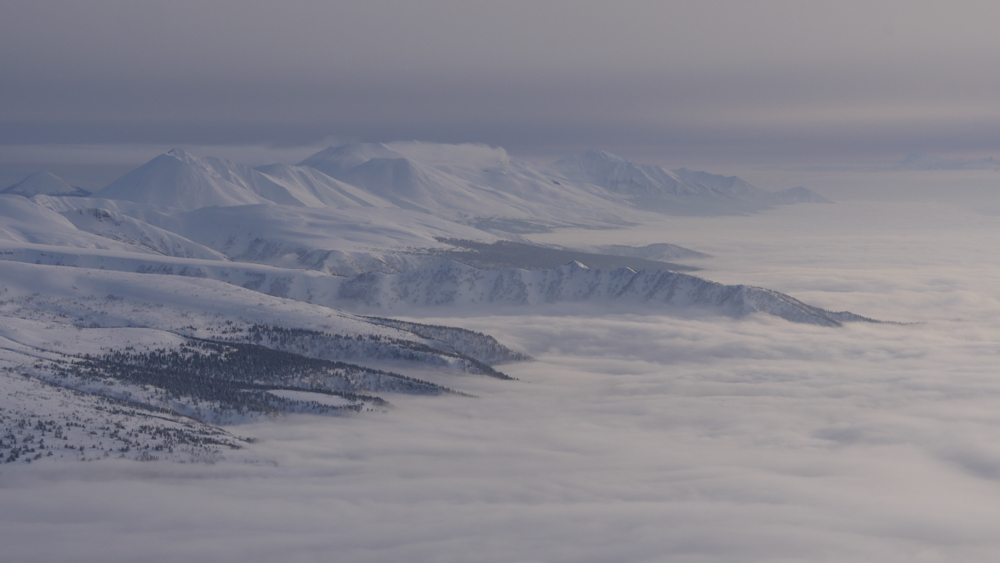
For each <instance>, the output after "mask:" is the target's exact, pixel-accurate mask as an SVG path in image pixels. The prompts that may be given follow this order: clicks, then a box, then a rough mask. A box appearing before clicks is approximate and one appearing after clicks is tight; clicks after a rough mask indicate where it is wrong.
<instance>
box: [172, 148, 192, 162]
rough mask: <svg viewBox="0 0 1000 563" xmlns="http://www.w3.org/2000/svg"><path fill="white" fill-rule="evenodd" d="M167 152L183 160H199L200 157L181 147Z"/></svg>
mask: <svg viewBox="0 0 1000 563" xmlns="http://www.w3.org/2000/svg"><path fill="white" fill-rule="evenodd" d="M167 154H168V155H170V156H172V157H174V158H176V159H177V160H180V161H183V162H190V163H194V162H198V158H197V157H195V156H194V155H192V154H191V153H189V152H187V151H185V150H184V149H181V148H172V149H170V150H169V151H167Z"/></svg>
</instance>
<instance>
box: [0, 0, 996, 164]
mask: <svg viewBox="0 0 1000 563" xmlns="http://www.w3.org/2000/svg"><path fill="white" fill-rule="evenodd" d="M0 16H2V17H0V76H2V77H3V78H2V80H3V88H2V89H0V144H6V145H11V144H21V143H33V144H34V143H98V142H100V143H120V142H139V143H171V144H260V143H274V144H280V145H302V144H315V143H317V142H319V141H320V140H322V139H324V138H327V137H336V138H339V139H360V140H367V141H375V140H378V141H388V140H395V139H422V140H434V141H443V142H463V141H479V142H486V143H491V144H497V145H503V146H505V147H507V148H508V149H509V150H510V151H511V152H512V153H515V154H517V153H523V154H532V153H534V154H542V155H548V154H553V155H555V154H559V153H563V152H569V151H573V150H577V149H579V148H583V147H593V146H600V147H602V148H608V149H611V150H618V151H620V152H622V153H624V154H627V155H628V154H633V155H640V154H654V153H658V152H660V153H666V152H669V153H671V154H675V155H677V156H678V157H685V156H691V157H695V156H698V157H703V158H710V159H715V158H717V159H720V160H746V159H768V160H778V161H784V160H807V161H810V162H818V161H833V160H839V161H843V160H849V159H858V158H865V159H889V160H894V159H898V158H900V157H902V155H904V154H906V153H908V152H913V151H923V152H933V153H939V154H957V155H970V156H972V155H990V154H996V152H1000V151H998V150H997V149H998V148H1000V134H998V133H997V131H998V130H1000V129H998V125H1000V95H998V94H1000V74H998V73H996V72H995V70H994V69H995V67H996V62H997V61H996V59H997V53H1000V34H997V33H996V31H995V27H994V24H995V22H996V21H998V20H1000V18H998V16H1000V6H998V5H997V4H996V3H990V2H963V3H959V4H955V3H948V4H945V3H940V2H939V3H926V2H913V1H907V2H887V1H882V2H874V3H873V2H836V3H817V2H791V1H783V2H782V1H757V2H739V3H738V2H712V1H699V2H635V1H634V2H615V3H611V2H597V1H592V0H590V1H588V0H575V1H562V0H559V1H506V2H488V3H487V2H468V1H452V0H423V1H410V2H387V1H372V0H367V1H363V2H362V1H357V2H355V1H339V2H338V1H334V2H322V1H292V2H281V3H277V2H240V1H235V0H209V1H197V2H195V1H189V0H174V1H170V2H163V1H144V2H127V1H110V0H98V1H87V2H80V1H38V0H34V1H21V0H7V1H5V2H4V3H3V6H2V7H0Z"/></svg>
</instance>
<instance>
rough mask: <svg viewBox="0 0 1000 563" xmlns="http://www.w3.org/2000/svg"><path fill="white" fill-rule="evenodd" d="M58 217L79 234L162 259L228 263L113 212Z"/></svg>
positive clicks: (197, 246) (69, 213) (177, 237)
mask: <svg viewBox="0 0 1000 563" xmlns="http://www.w3.org/2000/svg"><path fill="white" fill-rule="evenodd" d="M61 215H62V216H63V217H65V218H67V219H68V220H69V221H70V222H71V223H73V225H74V226H75V227H76V228H78V229H80V230H81V231H85V232H88V233H92V234H95V235H99V236H102V237H105V238H109V239H112V240H116V241H119V242H124V243H127V244H130V245H133V246H137V247H140V248H146V249H149V250H152V251H154V252H158V253H160V254H163V255H164V256H176V257H178V258H198V259H202V260H227V259H228V258H227V257H226V255H225V254H223V253H221V252H217V251H215V250H212V249H211V248H208V247H206V246H202V245H200V244H198V243H196V242H193V241H190V240H188V239H186V238H184V237H182V236H180V235H177V234H174V233H171V232H170V231H166V230H163V229H161V228H159V227H154V226H153V225H150V224H148V223H145V222H143V221H140V220H138V219H134V218H132V217H129V216H128V215H123V214H121V213H117V212H115V211H106V210H104V209H96V208H89V209H76V210H73V211H67V212H64V213H62V214H61Z"/></svg>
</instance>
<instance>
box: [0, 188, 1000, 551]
mask: <svg viewBox="0 0 1000 563" xmlns="http://www.w3.org/2000/svg"><path fill="white" fill-rule="evenodd" d="M998 226H1000V218H997V217H990V216H985V215H979V214H975V213H972V212H969V211H967V210H962V209H959V208H954V207H948V206H944V205H940V204H933V203H911V204H898V203H897V204H890V203H864V202H850V203H841V204H837V205H800V206H789V207H782V208H778V209H775V210H772V211H768V212H765V213H761V214H758V215H754V216H748V217H721V218H683V217H681V218H664V220H663V221H662V222H661V223H660V224H656V225H644V226H641V227H636V228H634V229H629V230H622V231H580V232H567V231H561V232H555V233H550V234H546V235H538V236H534V237H532V238H533V239H534V240H536V241H538V242H548V243H557V244H563V245H567V246H580V245H583V244H585V243H586V244H649V243H654V242H669V243H674V244H680V245H682V246H686V247H688V248H692V249H694V250H699V251H702V252H707V253H709V254H711V255H712V256H713V257H712V258H708V259H703V260H700V261H698V262H697V263H695V265H697V266H700V267H702V268H704V270H703V271H701V272H699V273H698V274H699V275H702V276H704V277H707V278H709V279H713V280H716V281H721V282H726V283H749V284H753V285H760V286H764V287H769V288H773V289H776V290H779V291H782V292H786V293H789V294H791V295H792V296H793V297H796V298H799V299H801V300H803V301H805V302H807V303H809V304H812V305H817V306H820V307H823V308H827V309H833V310H850V311H852V312H855V313H859V314H862V315H866V316H870V317H875V318H878V319H884V320H890V321H900V322H905V323H915V324H848V325H845V326H844V327H843V328H822V327H814V326H809V325H801V324H793V323H789V322H786V321H783V320H781V319H777V318H773V317H766V316H759V317H751V318H749V319H744V320H739V321H734V320H730V319H723V318H672V317H666V316H657V315H655V314H649V315H641V316H640V315H619V314H615V312H614V311H608V313H607V314H606V315H603V316H600V317H594V316H567V315H560V316H544V315H539V316H490V317H464V318H457V319H455V318H451V319H447V318H434V319H423V322H431V323H434V324H452V325H457V326H462V327H466V328H471V329H475V330H480V331H483V332H487V333H489V334H492V335H494V336H496V337H497V338H498V339H499V340H500V341H501V342H504V343H506V344H508V345H511V346H512V347H515V348H517V349H519V350H521V351H524V352H527V353H529V354H531V355H532V356H534V357H535V358H536V361H534V362H530V363H522V364H514V365H506V366H502V369H503V371H504V372H506V373H509V374H510V375H513V376H515V377H518V378H520V381H515V382H510V381H498V380H494V379H490V378H486V377H480V376H471V375H467V376H462V379H459V380H454V379H452V380H451V384H452V386H453V387H455V388H457V389H460V390H462V391H466V392H469V393H474V394H476V395H478V398H463V397H415V396H400V395H391V396H389V397H388V398H389V400H390V401H391V402H392V403H393V404H394V405H396V408H395V409H393V410H391V411H389V412H388V413H363V414H360V415H357V416H350V417H341V418H328V417H306V416H297V417H287V418H285V419H281V420H278V421H273V422H264V423H257V424H253V425H247V426H239V427H232V428H230V430H231V431H232V432H233V433H235V434H239V435H243V436H255V437H257V438H259V442H258V443H256V444H255V445H253V446H252V449H251V452H250V453H251V454H252V455H253V456H256V457H257V458H259V459H262V460H273V462H274V463H273V464H270V463H260V464H255V465H244V464H240V463H221V464H217V465H214V466H186V465H171V464H165V463H146V464H143V463H138V462H116V461H104V462H89V463H79V464H70V463H53V464H37V465H32V466H26V467H16V468H15V467H4V468H3V469H0V505H2V506H3V511H2V512H0V559H4V560H10V561H52V560H56V559H63V560H70V559H72V560H77V561H85V560H94V561H96V560H101V561H138V560H142V561H177V560H190V561H289V562H293V561H351V562H355V561H364V562H384V561H428V562H430V561H434V562H443V561H455V562H472V561H487V562H510V561H546V562H551V561H564V562H573V563H578V562H585V561H595V562H597V561H600V562H605V561H699V562H701V561H778V560H787V561H793V560H794V561H994V560H996V558H997V556H998V555H1000V536H998V535H997V533H996V523H997V522H998V521H1000V373H998V368H997V366H1000V300H998V299H997V292H998V291H1000V289H998V288H1000V263H998V261H997V252H996V240H997V238H996V236H997V232H998ZM419 376H420V377H424V376H425V374H420V375H419Z"/></svg>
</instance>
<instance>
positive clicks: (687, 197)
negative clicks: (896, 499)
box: [0, 143, 870, 461]
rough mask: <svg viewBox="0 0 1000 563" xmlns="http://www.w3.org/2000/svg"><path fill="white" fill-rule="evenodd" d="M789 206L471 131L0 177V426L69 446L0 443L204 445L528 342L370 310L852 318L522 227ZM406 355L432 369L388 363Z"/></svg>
mask: <svg viewBox="0 0 1000 563" xmlns="http://www.w3.org/2000/svg"><path fill="white" fill-rule="evenodd" d="M801 202H809V203H819V202H826V200H824V199H823V198H822V197H821V196H818V195H816V194H814V193H812V192H810V191H808V190H806V189H805V188H793V189H792V190H785V191H782V192H772V191H766V190H763V189H760V188H757V187H755V186H752V185H751V184H749V183H747V182H745V181H744V180H742V179H740V178H738V177H735V176H719V175H714V174H709V173H706V172H695V171H691V170H687V169H683V168H682V169H678V170H672V171H670V170H666V169H663V168H661V167H657V166H650V165H642V164H635V163H632V162H629V161H627V160H625V159H621V158H619V157H616V156H614V155H611V154H609V153H606V152H602V151H589V152H586V153H584V154H581V155H577V156H574V157H570V158H567V159H563V160H560V161H558V162H556V163H553V164H550V165H538V164H533V163H529V162H524V161H519V160H516V159H511V158H509V156H508V155H507V154H506V153H505V152H504V151H503V150H502V149H496V148H491V147H485V146H480V145H461V146H449V145H426V144H420V143H404V144H393V145H391V146H390V145H383V144H352V145H344V146H340V147H331V148H328V149H325V150H323V151H320V152H318V153H316V154H314V155H312V156H310V157H309V158H307V159H305V160H303V161H302V162H299V163H298V164H295V165H287V164H272V165H267V166H258V167H251V166H246V165H243V164H238V163H234V162H231V161H228V160H224V159H219V158H213V157H205V158H198V157H195V156H192V155H191V154H188V153H187V152H185V151H183V150H180V149H175V150H171V151H170V152H168V153H165V154H161V155H159V156H157V157H155V158H153V159H152V160H150V161H149V162H147V163H146V164H144V165H142V166H140V167H138V168H136V169H134V170H132V171H130V172H128V173H126V174H125V175H123V176H122V177H121V178H118V179H117V180H115V181H113V182H112V183H110V184H108V185H107V186H105V187H104V188H102V189H100V190H98V191H96V192H94V193H92V194H91V193H86V192H84V191H82V190H78V189H75V188H72V187H71V186H70V185H69V184H68V183H67V182H65V181H63V180H61V179H60V178H58V177H56V176H54V175H51V174H48V173H46V172H40V173H37V174H33V175H32V176H30V177H28V178H26V179H25V180H23V181H21V182H19V183H17V184H15V185H13V186H11V187H10V188H8V189H6V190H4V193H3V194H0V319H2V321H0V433H2V432H3V431H4V430H5V429H6V428H7V427H8V426H9V424H14V423H18V424H20V422H16V421H21V420H31V421H33V422H32V424H34V425H35V426H36V427H38V428H44V429H46V430H44V431H43V430H40V432H42V434H43V435H46V436H49V434H45V433H46V432H51V433H52V434H51V436H49V437H50V438H53V437H55V432H57V431H58V433H59V436H60V438H59V439H62V438H66V439H67V440H70V441H71V442H72V444H71V445H72V446H73V448H74V449H73V450H72V451H69V450H67V451H63V452H59V453H58V455H56V454H55V453H53V452H51V451H49V452H47V453H44V452H43V451H42V450H44V449H45V448H44V447H42V446H41V445H40V444H35V443H33V442H26V443H22V442H17V441H16V440H14V441H7V440H0V460H5V461H25V460H27V461H38V460H40V459H41V457H43V456H44V457H62V458H65V457H67V456H69V457H70V458H72V459H91V457H90V456H92V455H98V456H105V457H106V456H108V455H112V452H115V455H124V456H126V457H133V458H134V459H152V458H163V459H174V460H176V461H185V460H192V461H199V460H211V459H215V458H216V457H217V456H221V455H224V454H225V455H232V452H233V451H238V450H240V449H241V448H242V446H241V442H240V440H239V439H238V438H236V437H234V436H231V435H229V434H228V433H226V432H225V431H223V430H221V429H219V428H218V427H217V426H216V425H217V424H219V423H226V424H232V423H238V422H240V421H244V420H253V419H256V418H259V417H262V416H279V415H281V414H282V413H293V412H309V413H317V414H327V415H338V414H344V413H346V412H362V411H367V410H379V409H384V408H388V405H389V403H390V400H389V398H390V397H391V396H392V394H394V393H420V394H429V395H440V394H450V395H458V396H461V395H463V392H462V391H461V390H460V389H456V388H453V387H452V385H453V382H454V385H455V386H460V382H461V379H456V378H450V377H448V376H449V375H451V376H456V375H460V374H462V375H464V374H474V375H478V376H484V377H495V378H499V379H505V380H509V379H510V378H509V377H507V376H506V375H505V374H504V373H503V372H502V371H501V369H502V364H503V363H506V362H514V361H525V360H528V359H529V358H527V356H525V355H524V354H522V353H520V352H518V351H516V350H511V349H509V348H507V347H505V346H504V345H503V344H501V343H500V342H497V341H496V339H494V338H492V337H490V336H488V335H485V334H480V333H474V332H471V331H464V330H462V329H457V328H451V327H444V326H432V325H424V324H420V323H416V322H413V321H412V320H411V321H401V320H397V319H392V318H387V317H386V316H385V315H387V314H406V315H409V316H417V317H419V316H421V315H428V314H430V315H433V314H444V313H448V314H459V315H464V314H508V313H517V314H522V313H525V312H530V313H532V314H544V312H545V311H558V312H559V314H565V313H567V312H569V313H570V314H572V312H573V310H583V309H584V308H587V309H588V310H594V309H597V310H601V311H609V312H611V311H628V312H633V313H641V314H656V315H673V314H684V315H710V316H722V317H729V318H733V319H739V318H743V317H746V316H748V315H756V314H765V315H772V316H776V317H778V318H781V319H785V320H787V321H791V322H797V323H806V324H813V325H819V326H826V327H837V326H840V325H841V324H842V323H844V322H850V321H870V319H866V318H864V317H861V316H858V315H854V314H852V313H846V312H839V313H835V312H830V311H825V310H823V309H820V308H817V307H813V306H810V305H808V304H806V303H803V302H801V301H798V300H796V299H794V298H793V297H790V296H787V295H783V294H781V293H778V292H775V291H771V290H767V289H763V288H757V287H752V286H746V285H724V284H719V283H715V282H712V281H709V280H705V279H702V278H700V277H697V276H696V275H692V274H691V273H689V272H695V271H697V269H698V268H697V265H696V264H697V262H698V261H699V260H704V259H706V258H707V255H705V254H704V253H701V252H698V251H696V250H691V249H686V248H682V247H679V246H676V245H672V244H669V243H667V242H654V243H652V244H648V245H646V246H642V247H630V246H624V245H601V246H595V247H588V248H576V249H574V248H558V247H552V246H541V245H538V244H535V243H533V242H532V241H531V240H530V238H528V236H527V235H529V234H530V233H532V232H539V231H545V230H551V229H558V228H564V227H584V228H590V229H612V228H617V227H621V226H625V225H629V224H633V223H638V222H642V221H650V220H662V218H663V215H662V213H712V214H717V213H750V212H753V211H756V210H760V209H765V208H767V207H769V206H773V205H779V204H788V203H801ZM675 260H676V261H680V262H689V263H687V264H683V263H680V264H679V263H676V262H674V261H675ZM692 263H693V264H692ZM519 311H520V312H521V313H518V312H519ZM362 313H364V314H366V315H375V316H373V317H363V316H360V315H361V314H362ZM421 366H436V368H435V369H440V370H442V373H444V374H445V375H444V376H443V377H441V378H438V379H435V381H433V382H432V381H427V380H425V379H422V378H420V377H414V376H413V375H407V373H408V372H410V373H423V372H424V371H423V369H425V368H421ZM58 405H63V406H62V407H59V406H58ZM67 405H68V406H67ZM11 413H15V414H16V416H14V415H13V414H11ZM8 415H10V416H8ZM78 420H89V421H92V422H93V424H90V423H88V424H89V425H80V426H77V425H78V423H77V422H76V421H78ZM112 427H115V428H125V429H129V430H128V433H127V434H124V433H118V432H111V433H109V430H107V429H108V428H112ZM10 435H11V436H14V435H15V434H10ZM79 448H84V450H81V449H79ZM86 448H89V450H86ZM109 448H111V449H109ZM90 450H93V451H90ZM81 452H83V453H81ZM154 452H155V453H154ZM226 452H229V453H226Z"/></svg>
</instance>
